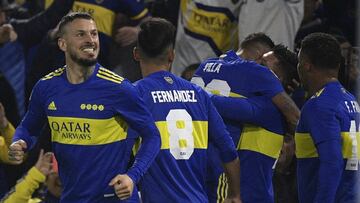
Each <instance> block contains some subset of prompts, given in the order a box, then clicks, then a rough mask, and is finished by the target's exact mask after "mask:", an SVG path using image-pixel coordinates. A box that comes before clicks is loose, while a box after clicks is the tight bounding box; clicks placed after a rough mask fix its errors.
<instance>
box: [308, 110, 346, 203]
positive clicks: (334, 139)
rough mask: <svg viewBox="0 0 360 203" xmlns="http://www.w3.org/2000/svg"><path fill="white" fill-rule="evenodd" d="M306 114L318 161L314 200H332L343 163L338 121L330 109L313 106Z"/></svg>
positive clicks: (338, 182) (333, 199)
mask: <svg viewBox="0 0 360 203" xmlns="http://www.w3.org/2000/svg"><path fill="white" fill-rule="evenodd" d="M306 116H307V117H308V119H309V125H310V133H311V137H312V139H313V140H314V143H315V147H316V149H317V152H318V155H319V161H320V166H319V172H318V174H319V177H318V181H317V182H318V185H317V190H316V196H315V200H314V202H334V201H335V194H336V190H337V188H338V186H339V184H340V180H341V174H342V170H343V165H344V161H343V157H342V149H341V146H342V144H341V135H340V133H341V132H340V131H341V129H340V123H339V122H338V121H337V119H336V117H335V113H334V111H333V110H330V109H329V110H324V109H320V108H319V107H315V108H313V109H312V111H311V112H307V114H306Z"/></svg>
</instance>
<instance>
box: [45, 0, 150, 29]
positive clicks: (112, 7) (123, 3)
mask: <svg viewBox="0 0 360 203" xmlns="http://www.w3.org/2000/svg"><path fill="white" fill-rule="evenodd" d="M52 2H53V0H46V1H45V8H48V7H49V6H50V5H51V4H52ZM72 11H74V12H87V13H89V14H90V15H91V16H92V17H93V18H94V20H95V22H96V26H97V28H98V30H99V32H101V33H104V34H106V35H107V36H112V33H113V25H114V21H115V17H116V14H117V13H123V14H126V15H127V16H129V17H130V18H131V19H132V20H141V19H142V18H144V17H145V16H148V15H149V11H148V9H147V8H145V5H144V3H143V2H142V1H139V0H115V1H114V0H75V1H74V5H73V7H72Z"/></svg>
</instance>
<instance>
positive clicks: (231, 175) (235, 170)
mask: <svg viewBox="0 0 360 203" xmlns="http://www.w3.org/2000/svg"><path fill="white" fill-rule="evenodd" d="M224 171H225V174H226V177H227V179H228V183H229V188H228V198H235V197H239V198H240V161H239V158H236V159H234V160H233V161H231V162H228V163H224Z"/></svg>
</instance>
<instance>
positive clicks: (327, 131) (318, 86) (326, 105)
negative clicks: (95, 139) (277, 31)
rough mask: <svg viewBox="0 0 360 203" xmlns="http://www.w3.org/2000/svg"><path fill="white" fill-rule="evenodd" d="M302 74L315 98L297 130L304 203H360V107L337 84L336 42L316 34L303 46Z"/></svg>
mask: <svg viewBox="0 0 360 203" xmlns="http://www.w3.org/2000/svg"><path fill="white" fill-rule="evenodd" d="M298 59H299V64H298V73H299V77H300V80H301V82H302V84H303V85H304V87H305V89H306V90H308V92H309V95H312V97H311V98H310V99H309V100H308V101H307V102H306V103H305V105H304V107H303V108H302V111H301V117H300V121H299V124H298V126H297V129H296V135H295V144H296V156H297V158H298V162H297V163H298V165H297V166H298V168H297V173H298V191H299V200H300V202H302V203H305V202H306V203H307V202H346V203H348V202H354V203H355V202H359V199H356V195H357V193H358V190H359V177H360V176H359V169H358V167H359V166H358V164H359V160H358V159H359V155H360V154H359V152H360V151H359V147H358V142H359V141H360V139H359V138H360V137H359V111H360V109H359V105H358V103H357V102H356V100H355V98H354V96H353V95H351V94H350V93H349V92H348V91H347V90H345V88H344V87H343V86H342V85H341V84H340V83H339V81H338V79H337V78H338V72H339V67H340V61H341V50H340V46H339V44H338V42H337V41H336V39H335V38H333V37H332V36H330V35H328V34H324V33H313V34H310V35H308V36H307V37H305V38H304V40H303V41H302V42H301V49H300V52H299V54H298Z"/></svg>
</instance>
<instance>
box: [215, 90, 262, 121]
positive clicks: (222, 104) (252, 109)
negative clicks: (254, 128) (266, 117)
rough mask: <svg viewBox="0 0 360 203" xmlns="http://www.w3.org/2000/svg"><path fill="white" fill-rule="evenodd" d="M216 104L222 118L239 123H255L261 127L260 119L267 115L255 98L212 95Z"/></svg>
mask: <svg viewBox="0 0 360 203" xmlns="http://www.w3.org/2000/svg"><path fill="white" fill-rule="evenodd" d="M211 101H212V102H213V103H214V105H215V107H216V109H217V110H218V112H219V114H220V115H221V117H223V118H226V119H231V120H235V121H239V122H242V123H254V124H258V125H260V123H258V122H261V121H260V120H261V119H259V118H260V117H261V115H263V113H265V111H264V108H262V107H263V106H261V105H259V104H258V103H257V102H256V100H255V99H254V98H250V99H248V98H234V97H223V96H218V95H212V96H211Z"/></svg>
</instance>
